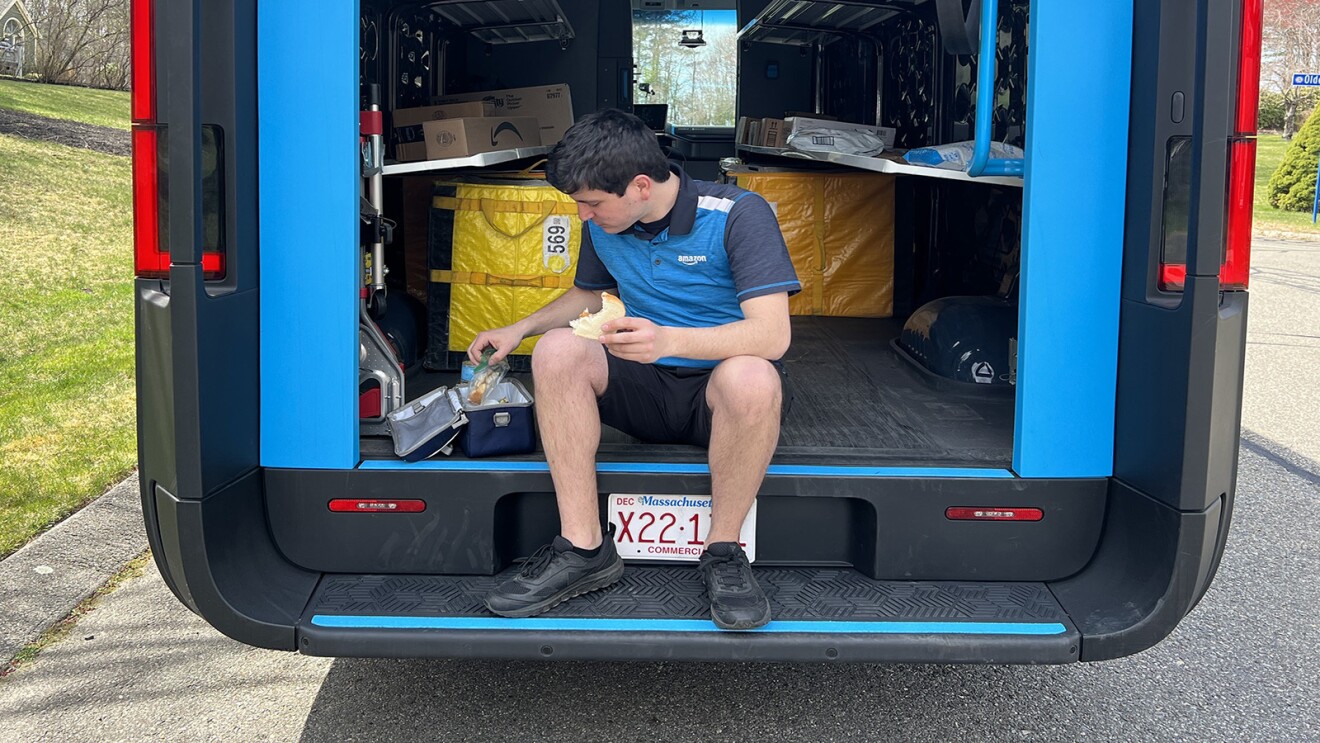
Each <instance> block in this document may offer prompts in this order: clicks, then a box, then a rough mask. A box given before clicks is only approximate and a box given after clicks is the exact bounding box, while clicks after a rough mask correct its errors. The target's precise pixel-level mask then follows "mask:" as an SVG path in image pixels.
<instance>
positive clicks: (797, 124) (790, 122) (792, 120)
mask: <svg viewBox="0 0 1320 743" xmlns="http://www.w3.org/2000/svg"><path fill="white" fill-rule="evenodd" d="M784 123H785V124H786V125H787V126H788V134H786V135H785V137H786V138H787V136H788V135H791V134H793V133H795V132H797V131H798V130H800V129H807V128H813V127H820V128H822V129H861V130H863V131H868V132H873V133H874V134H875V135H876V136H877V137H879V138H880V139H881V140H882V141H883V142H884V143H885V149H887V150H889V149H893V147H894V138H895V137H896V136H898V130H897V129H894V128H893V127H889V126H873V125H871V124H854V123H852V122H850V121H829V120H826V119H816V118H808V117H806V116H790V117H788V118H786V119H784Z"/></svg>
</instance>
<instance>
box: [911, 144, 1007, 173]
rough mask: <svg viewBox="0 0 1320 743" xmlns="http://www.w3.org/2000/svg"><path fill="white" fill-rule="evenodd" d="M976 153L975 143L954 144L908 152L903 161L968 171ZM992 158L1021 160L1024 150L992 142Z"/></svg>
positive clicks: (920, 148)
mask: <svg viewBox="0 0 1320 743" xmlns="http://www.w3.org/2000/svg"><path fill="white" fill-rule="evenodd" d="M975 151H976V143H975V142H954V143H953V144H942V145H936V146H934V147H919V148H917V149H915V150H908V151H907V153H905V154H904V155H903V159H904V160H906V161H908V162H909V163H911V164H912V165H926V166H929V167H932V168H942V169H944V170H967V169H968V168H970V167H971V165H972V156H973V154H974V153H975ZM990 157H993V158H996V159H1001V160H1010V159H1014V160H1021V159H1022V148H1020V147H1014V146H1013V145H1011V144H1004V143H1003V142H991V143H990Z"/></svg>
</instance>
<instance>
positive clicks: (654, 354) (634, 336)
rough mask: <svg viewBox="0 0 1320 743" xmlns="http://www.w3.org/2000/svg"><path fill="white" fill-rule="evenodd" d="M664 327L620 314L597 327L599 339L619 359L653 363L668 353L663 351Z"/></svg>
mask: <svg viewBox="0 0 1320 743" xmlns="http://www.w3.org/2000/svg"><path fill="white" fill-rule="evenodd" d="M668 330H669V329H668V328H666V327H664V326H663V325H656V324H655V323H653V322H651V321H650V320H647V319H644V318H641V317H621V318H619V319H618V320H611V321H609V322H607V323H605V324H604V325H602V326H601V335H600V342H601V344H602V345H604V346H605V350H607V351H609V352H610V353H612V354H614V355H615V356H617V357H619V358H621V359H627V360H628V361H637V362H640V363H643V364H653V363H655V362H656V361H657V360H658V359H663V358H665V357H666V356H671V355H672V354H670V353H669V352H668V350H667V349H668V345H667V343H666V340H667V338H668V336H667V331H668Z"/></svg>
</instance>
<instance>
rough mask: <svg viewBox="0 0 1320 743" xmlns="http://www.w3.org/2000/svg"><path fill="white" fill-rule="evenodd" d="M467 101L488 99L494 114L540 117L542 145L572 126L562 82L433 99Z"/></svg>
mask: <svg viewBox="0 0 1320 743" xmlns="http://www.w3.org/2000/svg"><path fill="white" fill-rule="evenodd" d="M466 101H489V102H490V103H491V104H492V105H493V106H494V107H495V112H494V113H493V114H491V115H493V116H534V117H536V118H537V119H540V121H541V144H545V145H553V144H555V143H556V142H558V141H559V140H560V139H561V138H562V137H563V136H564V132H565V131H567V130H568V128H569V127H570V126H573V99H572V97H571V96H570V95H569V92H568V86H567V85H564V84H560V85H543V86H540V87H536V88H508V89H505V90H481V91H476V92H472V93H454V94H452V95H446V96H441V97H440V98H437V99H436V101H435V102H436V103H437V104H440V105H447V104H450V103H463V102H466Z"/></svg>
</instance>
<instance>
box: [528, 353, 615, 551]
mask: <svg viewBox="0 0 1320 743" xmlns="http://www.w3.org/2000/svg"><path fill="white" fill-rule="evenodd" d="M532 375H533V376H534V378H535V382H536V422H537V426H538V427H539V428H540V432H541V446H542V448H544V449H545V459H546V462H547V463H549V465H550V478H551V479H552V480H553V481H554V483H555V499H556V501H557V502H558V505H559V524H560V534H561V535H563V537H564V538H565V539H567V540H568V541H570V542H572V543H573V545H574V546H575V547H580V548H582V549H595V548H596V547H599V546H600V543H601V527H600V507H599V501H598V498H597V493H596V450H597V449H598V448H599V447H600V411H599V410H598V409H597V407H596V398H597V397H599V396H600V395H601V394H602V393H603V392H604V391H605V386H606V384H608V380H609V367H608V365H607V364H606V362H605V349H604V348H603V347H602V346H601V345H600V344H599V343H594V342H592V341H589V340H586V339H583V338H579V337H577V336H575V335H573V333H572V331H570V330H568V329H567V328H561V329H556V330H551V331H550V332H549V333H546V334H545V335H544V336H543V337H542V338H541V340H540V341H539V342H538V343H537V344H536V349H535V351H534V352H533V353H532Z"/></svg>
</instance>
